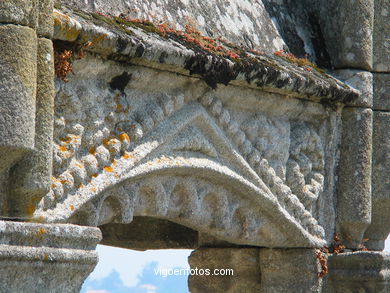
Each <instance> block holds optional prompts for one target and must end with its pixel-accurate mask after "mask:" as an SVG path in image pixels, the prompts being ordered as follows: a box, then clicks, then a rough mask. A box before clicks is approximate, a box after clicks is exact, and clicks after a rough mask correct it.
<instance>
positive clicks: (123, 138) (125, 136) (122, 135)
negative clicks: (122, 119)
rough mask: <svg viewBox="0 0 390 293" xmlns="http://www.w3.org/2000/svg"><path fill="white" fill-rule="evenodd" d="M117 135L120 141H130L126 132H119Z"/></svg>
mask: <svg viewBox="0 0 390 293" xmlns="http://www.w3.org/2000/svg"><path fill="white" fill-rule="evenodd" d="M118 137H119V140H120V141H125V140H126V141H130V137H129V135H128V134H127V133H121V134H119V136H118Z"/></svg>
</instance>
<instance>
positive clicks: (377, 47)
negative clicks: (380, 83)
mask: <svg viewBox="0 0 390 293" xmlns="http://www.w3.org/2000/svg"><path fill="white" fill-rule="evenodd" d="M389 7H390V1H389V0H375V14H374V32H373V70H374V71H375V72H390V8H389Z"/></svg>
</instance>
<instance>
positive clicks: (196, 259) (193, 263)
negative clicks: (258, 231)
mask: <svg viewBox="0 0 390 293" xmlns="http://www.w3.org/2000/svg"><path fill="white" fill-rule="evenodd" d="M188 262H189V264H190V267H191V270H197V271H198V274H191V275H190V276H189V279H188V287H189V289H190V291H191V293H205V292H215V293H222V292H225V293H226V292H227V293H235V292H246V293H255V292H259V290H260V266H259V249H258V248H200V249H197V250H195V251H193V252H192V253H191V255H190V256H189V258H188ZM205 269H209V270H210V271H209V274H207V272H205V271H201V270H205ZM215 269H219V271H218V273H219V274H220V275H218V276H217V275H216V272H215V271H214V270H215ZM221 269H225V271H224V275H222V271H221ZM226 269H227V270H230V271H227V270H226ZM201 272H204V273H203V275H202V274H201Z"/></svg>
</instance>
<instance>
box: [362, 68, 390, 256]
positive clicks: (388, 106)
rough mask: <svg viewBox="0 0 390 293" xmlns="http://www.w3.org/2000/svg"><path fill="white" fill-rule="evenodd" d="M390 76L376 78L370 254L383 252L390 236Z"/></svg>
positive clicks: (369, 232)
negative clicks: (373, 251)
mask: <svg viewBox="0 0 390 293" xmlns="http://www.w3.org/2000/svg"><path fill="white" fill-rule="evenodd" d="M389 111H390V74H382V73H381V74H378V73H375V74H374V124H373V125H374V129H373V146H372V147H373V150H372V221H371V225H370V226H369V227H368V229H367V231H366V233H365V236H364V237H365V238H366V239H367V240H368V241H367V242H366V246H367V248H369V249H370V250H383V249H384V246H385V240H386V238H387V236H388V235H389V232H390V224H389V223H390V176H389V174H390V113H389Z"/></svg>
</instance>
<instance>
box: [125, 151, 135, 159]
mask: <svg viewBox="0 0 390 293" xmlns="http://www.w3.org/2000/svg"><path fill="white" fill-rule="evenodd" d="M123 158H124V159H126V160H127V159H130V158H131V159H134V156H133V155H131V154H129V153H128V152H125V153H124V155H123Z"/></svg>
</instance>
